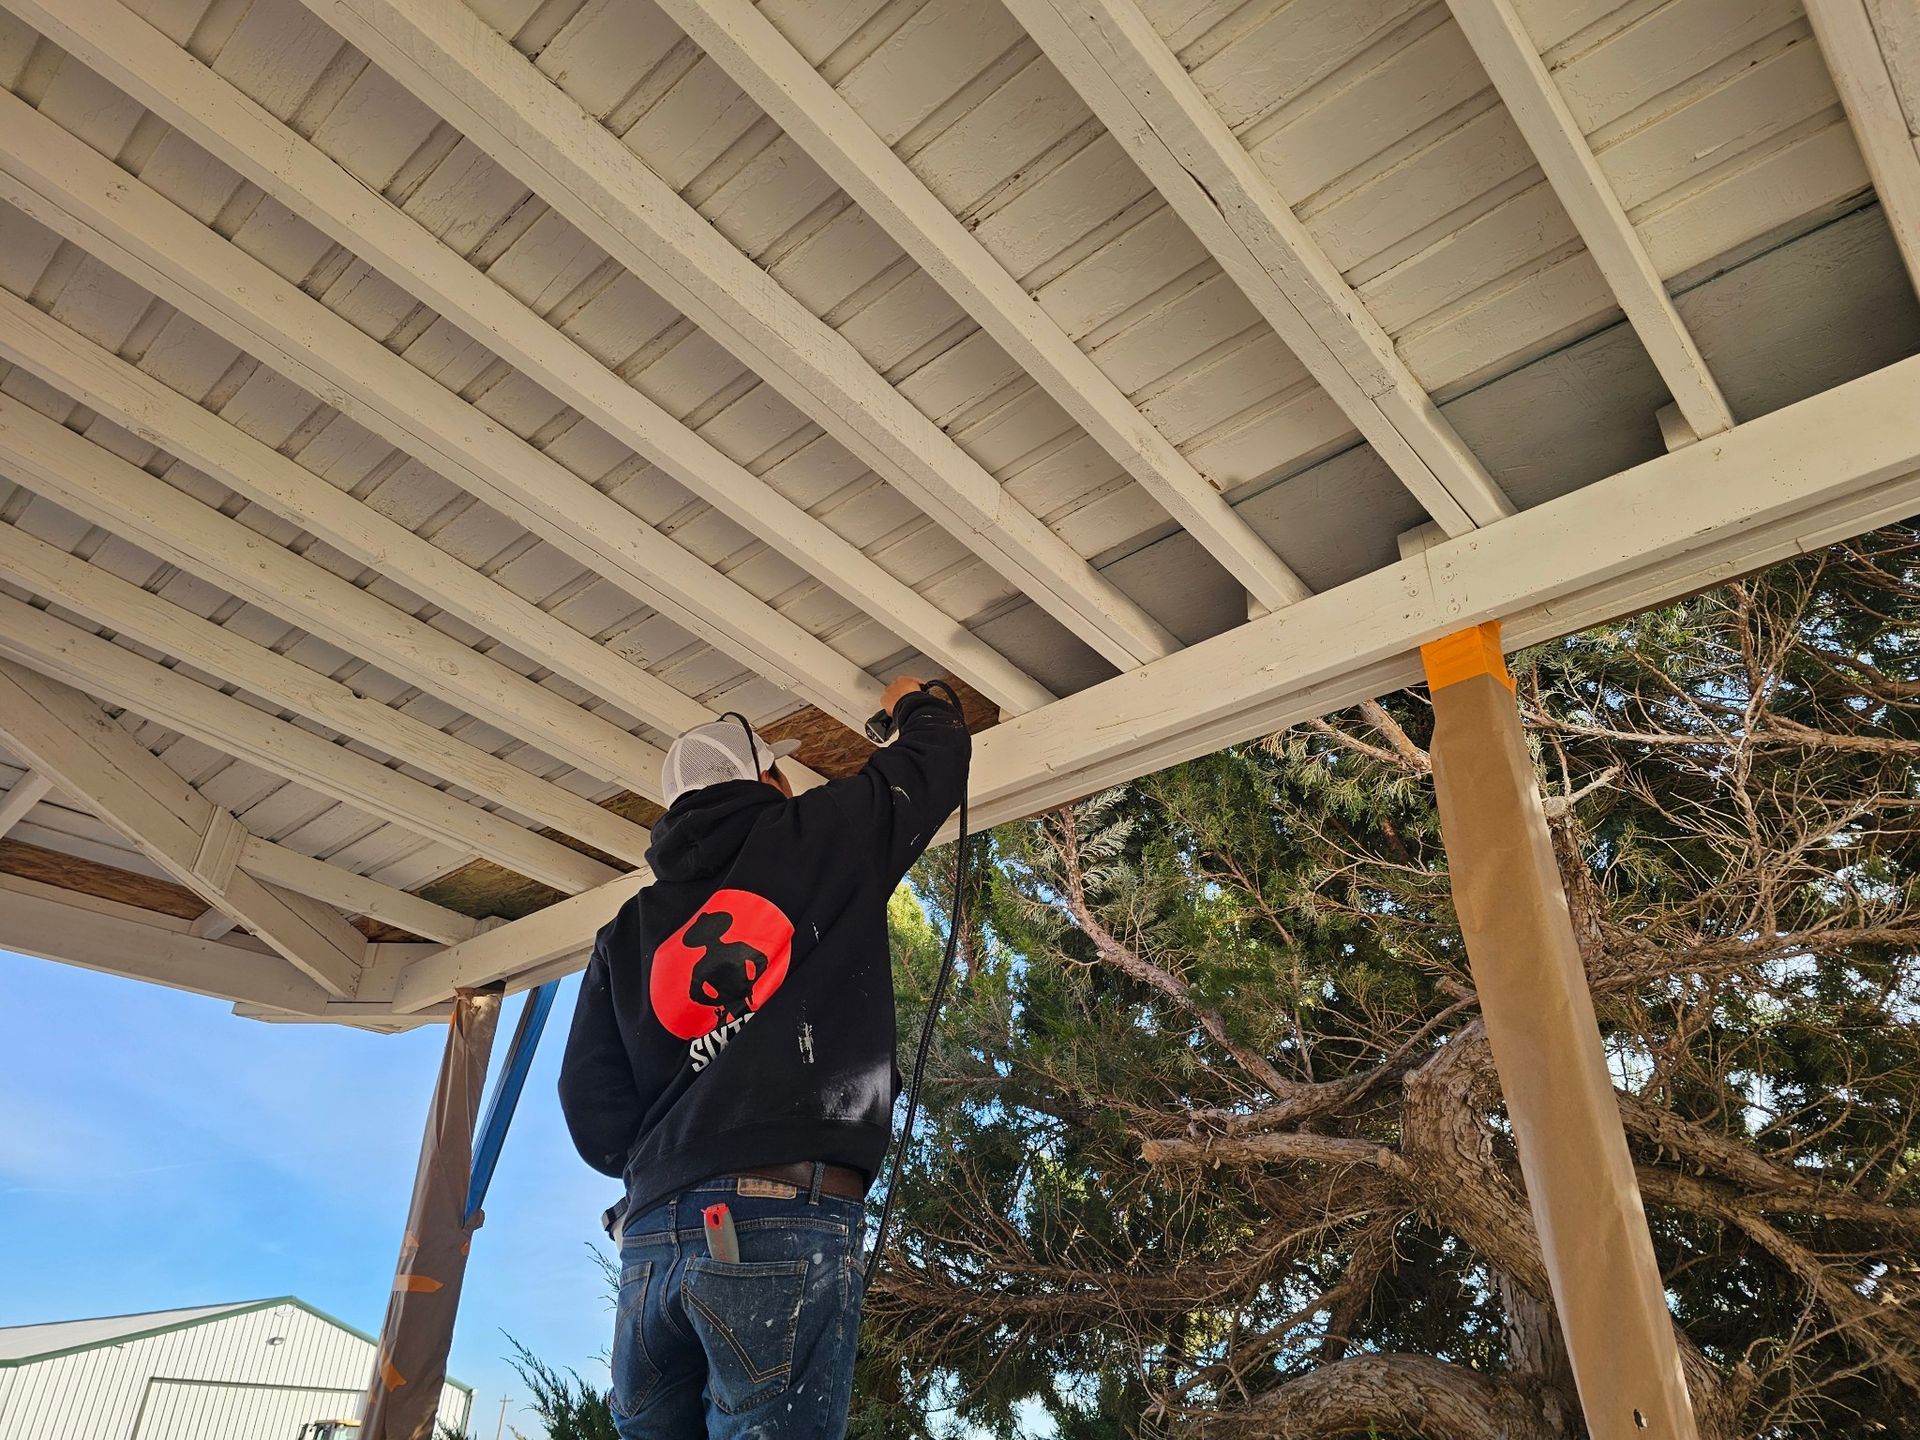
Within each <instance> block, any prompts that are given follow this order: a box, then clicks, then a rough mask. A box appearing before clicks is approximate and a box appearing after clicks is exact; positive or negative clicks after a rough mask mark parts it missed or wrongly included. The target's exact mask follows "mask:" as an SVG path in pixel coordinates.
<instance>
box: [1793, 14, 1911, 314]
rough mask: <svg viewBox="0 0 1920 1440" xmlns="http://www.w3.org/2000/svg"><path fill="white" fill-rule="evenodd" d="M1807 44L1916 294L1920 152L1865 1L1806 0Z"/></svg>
mask: <svg viewBox="0 0 1920 1440" xmlns="http://www.w3.org/2000/svg"><path fill="white" fill-rule="evenodd" d="M1807 19H1808V20H1809V21H1811V22H1812V24H1813V35H1814V39H1816V40H1817V41H1819V43H1820V50H1821V53H1822V54H1824V55H1825V56H1826V57H1827V73H1828V74H1830V75H1832V76H1833V84H1834V88H1835V89H1836V90H1838V91H1839V92H1840V103H1841V104H1842V105H1843V106H1845V107H1846V112H1847V120H1848V122H1849V123H1850V124H1851V125H1852V126H1853V138H1854V139H1855V140H1857V141H1859V142H1860V153H1861V155H1862V156H1863V157H1864V158H1865V159H1866V162H1867V173H1868V174H1869V175H1871V176H1872V177H1873V188H1874V193H1875V194H1877V195H1879V197H1880V208H1881V210H1882V211H1883V212H1884V213H1885V214H1886V217H1887V228H1888V229H1890V230H1892V231H1893V243H1894V245H1895V246H1896V247H1897V248H1898V249H1899V251H1900V259H1901V260H1902V261H1903V262H1904V263H1905V265H1906V267H1907V278H1908V279H1909V280H1911V281H1912V282H1913V288H1914V290H1915V291H1916V292H1917V293H1920V148H1916V147H1917V142H1916V141H1915V139H1914V132H1913V131H1912V130H1911V129H1910V128H1909V127H1908V123H1907V116H1906V112H1905V111H1904V110H1903V109H1902V108H1901V105H1900V95H1899V92H1898V91H1897V90H1895V89H1894V84H1893V75H1892V73H1891V72H1890V71H1889V70H1888V69H1887V56H1886V51H1885V48H1884V46H1883V45H1882V43H1881V38H1880V36H1879V35H1878V34H1877V33H1876V32H1875V30H1874V26H1873V18H1872V16H1870V15H1869V14H1868V13H1867V7H1866V4H1865V3H1864V0H1807Z"/></svg>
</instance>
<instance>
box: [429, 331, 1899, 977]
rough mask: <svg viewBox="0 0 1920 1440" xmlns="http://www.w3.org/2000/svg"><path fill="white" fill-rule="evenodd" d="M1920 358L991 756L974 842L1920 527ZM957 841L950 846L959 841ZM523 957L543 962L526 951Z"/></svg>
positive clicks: (569, 920) (488, 941)
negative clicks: (1448, 666)
mask: <svg viewBox="0 0 1920 1440" xmlns="http://www.w3.org/2000/svg"><path fill="white" fill-rule="evenodd" d="M1916 386H1920V358H1914V359H1908V360H1903V361H1900V362H1899V363H1897V364H1894V365H1889V366H1887V367H1886V368H1885V369H1882V370H1879V371H1876V372H1874V373H1873V374H1871V375H1867V376H1864V377H1862V378H1860V379H1858V380H1853V381H1850V382H1848V383H1847V384H1845V385H1841V386H1838V387H1836V388H1834V389H1832V390H1829V391H1826V392H1824V393H1822V394H1819V395H1816V396H1814V397H1813V398H1811V399H1808V400H1803V401H1801V402H1799V403H1798V404H1795V405H1791V406H1788V407H1786V408H1784V409H1781V410H1776V411H1774V412H1773V413H1771V414H1768V415H1765V416H1762V417H1761V418H1759V419H1756V420H1750V421H1747V422H1746V423H1745V424H1743V425H1740V426H1738V427H1737V428H1735V429H1734V430H1732V431H1730V432H1728V433H1726V434H1724V435H1721V436H1719V437H1717V438H1716V439H1715V440H1713V441H1711V442H1709V443H1701V444H1695V445H1689V446H1687V447H1686V448H1684V449H1682V450H1679V451H1676V452H1674V453H1672V454H1668V455H1663V456H1660V457H1658V458H1656V459H1653V460H1649V461H1647V462H1646V463H1645V464H1642V465H1638V466H1635V467H1633V468H1632V469H1630V470H1625V471H1622V472H1620V473H1619V474H1617V475H1614V476H1612V477H1611V478H1609V479H1606V480H1602V481H1599V482H1597V483H1595V484H1593V485H1589V486H1585V487H1583V488H1581V489H1578V490H1575V491H1572V492H1571V493H1569V494H1566V495H1563V496H1561V497H1560V498H1558V499H1556V500H1552V501H1549V502H1547V503H1545V504H1542V505H1538V506H1535V507H1534V508H1532V509H1529V510H1526V511H1523V512H1522V513H1520V514H1519V515H1517V516H1515V517H1513V518H1511V519H1509V520H1505V521H1503V522H1502V523H1500V524H1499V525H1497V526H1492V527H1489V528H1487V529H1486V530H1484V531H1481V532H1477V533H1475V534H1472V535H1468V536H1464V537H1455V538H1451V539H1448V540H1446V541H1443V542H1442V543H1440V544H1438V545H1435V546H1434V547H1432V548H1431V549H1429V550H1427V551H1425V552H1424V553H1422V554H1420V555H1417V556H1415V557H1413V558H1412V559H1408V560H1403V561H1401V562H1400V563H1398V564H1395V565H1389V566H1385V567H1382V568H1379V569H1376V570H1373V571H1371V572H1369V573H1368V574H1366V575H1363V576H1361V577H1360V578H1358V579H1356V580H1351V581H1348V582H1347V583H1345V584H1342V585H1337V586H1334V587H1332V588H1330V589H1327V590H1323V591H1321V592H1320V593H1318V594H1316V595H1313V596H1310V597H1309V598H1307V599H1306V600H1303V601H1301V602H1300V603H1299V604H1297V605H1295V606H1293V607H1292V608H1291V609H1289V610H1288V611H1286V612H1284V613H1282V614H1278V615H1273V616H1268V617H1265V618H1263V619H1258V620H1253V621H1250V622H1249V623H1247V624H1245V625H1242V626H1239V627H1237V628H1235V629H1232V630H1229V631H1227V632H1225V633H1224V634H1221V635H1218V636H1216V637H1214V638H1212V639H1209V640H1205V641H1202V642H1200V643H1198V644H1195V645H1191V646H1189V647H1188V648H1187V649H1185V650H1183V651H1181V652H1180V653H1179V654H1177V655H1173V656H1170V657H1168V658H1167V659H1165V660H1162V661H1159V662H1156V663H1155V664H1153V665H1150V666H1146V667H1143V668H1142V669H1140V670H1138V671H1134V672H1132V673H1130V674H1126V675H1121V676H1118V677H1116V678H1114V679H1112V680H1108V681H1105V682H1103V683H1101V684H1099V685H1095V686H1092V687H1090V688H1088V689H1086V690H1083V691H1081V692H1079V693H1078V694H1075V695H1073V696H1070V697H1068V698H1066V699H1063V700H1057V701H1055V702H1054V703H1053V704H1051V705H1049V706H1047V707H1046V708H1045V709H1044V710H1039V711H1035V712H1034V713H1032V714H1030V715H1023V716H1020V717H1019V718H1018V719H1015V720H1012V721H1009V722H1007V723H1006V724H1003V725H999V726H995V727H994V728H993V729H992V730H989V731H987V732H986V733H984V734H982V735H981V736H980V737H979V738H978V740H977V741H976V742H975V745H974V762H973V776H972V783H971V787H970V788H971V795H972V802H973V817H972V818H973V823H974V824H976V825H977V826H979V827H981V828H986V827H988V826H992V825H996V824H999V823H1001V822H1003V821H1006V820H1010V819H1015V818H1018V817H1019V816H1022V815H1030V814H1034V813H1036V812H1038V811H1040V810H1044V809H1047V808H1049V807H1052V806H1056V805H1060V804H1063V803H1066V802H1068V801H1070V800H1072V799H1074V798H1076V797H1077V796H1081V795H1086V794H1091V793H1093V792H1094V791H1096V790H1099V789H1100V788H1102V787H1103V786H1107V785H1113V784H1119V783H1122V782H1124V781H1126V780H1128V779H1131V778H1133V777H1136V776H1139V775H1143V774H1147V773H1150V772H1152V771H1154V770H1157V769H1160V768H1162V767H1164V766H1167V765H1171V764H1175V763H1177V762H1179V761H1181V760H1186V759H1190V758H1192V757H1193V756H1195V755H1202V754H1207V753H1209V752H1211V751H1213V750H1217V749H1219V748H1220V747H1222V746H1224V745H1230V744H1236V743H1239V742H1241V741H1245V740H1248V739H1251V738H1252V737H1254V736H1257V735H1262V734H1267V733H1271V732H1272V731H1274V730H1276V729H1282V728H1285V727H1286V726H1288V725H1291V724H1296V723H1298V722H1300V721H1302V720H1306V719H1310V718H1312V717H1314V716H1317V715H1322V714H1327V713H1330V712H1332V711H1334V710H1337V709H1340V708H1343V707H1345V706H1348V705H1352V704H1355V703H1357V702H1359V701H1360V700H1363V699H1368V698H1373V697H1377V696H1380V695H1384V694H1387V693H1388V692H1390V691H1393V690H1396V689H1400V688H1402V687H1404V686H1406V685H1409V684H1413V683H1415V682H1416V681H1418V679H1419V678H1420V663H1419V657H1418V653H1417V647H1418V646H1420V645H1422V644H1425V643H1426V642H1428V641H1430V640H1435V639H1438V638H1440V637H1441V636H1443V635H1447V634H1451V633H1452V632H1454V631H1456V630H1460V629H1463V628H1465V627H1467V626H1470V625H1474V624H1478V623H1480V622H1482V621H1485V620H1491V619H1500V618H1503V617H1504V620H1505V633H1506V637H1507V641H1508V643H1509V644H1510V645H1511V646H1512V647H1513V648H1515V649H1519V648H1522V647H1524V646H1528V645H1537V644H1543V643H1545V642H1547V641H1549V640H1552V639H1556V638H1558V637H1560V636H1564V635H1567V634H1571V633H1573V632H1574V631H1577V630H1580V629H1583V628H1586V627H1587V626H1590V625H1594V624H1597V623H1599V622H1600V621H1602V620H1605V619H1608V618H1610V617H1613V616H1617V615H1623V614H1630V613H1633V612H1634V611H1637V610H1640V609H1644V608H1646V607H1648V606H1652V605H1658V604H1662V603H1664V602H1666V601H1669V600H1671V599H1673V598H1674V597H1676V596H1679V595H1684V594H1687V593H1690V592H1692V591H1694V590H1697V589H1699V588H1700V587H1701V586H1703V585H1709V584H1713V583H1716V582H1718V581H1720V580H1723V579H1727V578H1731V577H1732V576H1735V575H1739V574H1743V573H1745V572H1747V571H1749V570H1753V569H1757V568H1758V567H1760V566H1762V565H1766V564H1771V563H1773V562H1774V561H1777V560H1780V559H1784V558H1786V557H1788V556H1791V555H1797V554H1801V553H1804V552H1805V551H1807V550H1809V549H1812V548H1814V547H1817V546H1820V545H1826V544H1831V543H1833V542H1834V541H1837V540H1840V539H1843V538H1846V537H1848V536H1852V535H1858V534H1861V533H1863V532H1865V531H1867V530H1871V529H1873V528H1874V527H1875V526H1878V525H1883V524H1887V523H1889V522H1891V521H1894V520H1897V519H1901V518H1903V517H1905V516H1906V515H1909V514H1911V513H1912V511H1913V509H1914V508H1915V507H1916V506H1917V505H1920V412H1916V411H1915V409H1914V406H1913V403H1912V401H1913V394H1914V391H1915V387H1916ZM941 838H943V839H947V838H951V826H949V827H948V830H947V831H944V832H943V833H942V837H941ZM636 888H637V886H636V885H635V884H634V883H633V881H632V880H631V878H628V877H623V878H622V879H621V880H618V881H616V882H614V883H612V884H611V885H609V886H607V887H605V888H603V889H602V890H601V891H600V892H598V893H597V894H595V893H591V892H590V893H585V894H581V895H577V896H574V897H572V898H571V899H569V900H568V901H566V902H564V908H563V907H562V906H558V905H557V906H554V907H552V908H551V909H549V910H546V911H542V912H540V913H539V914H536V915H532V916H529V917H527V918H526V919H524V920H516V921H513V922H511V923H509V924H507V925H503V926H501V927H500V928H499V929H497V930H493V931H491V932H489V933H488V934H486V935H482V936H479V937H476V938H475V939H474V940H471V941H467V942H465V943H463V944H461V945H457V946H450V947H448V948H447V949H446V950H444V951H441V952H440V953H439V954H437V955H435V956H433V957H431V958H430V959H427V960H424V961H422V962H421V963H420V964H419V965H418V966H415V967H412V968H411V969H410V970H409V972H408V974H407V975H406V976H405V977H404V978H403V979H402V981H401V982H400V986H399V989H398V991H397V992H396V997H395V1006H396V1008H398V1009H411V1008H415V1007H418V1006H426V1005H430V1004H434V1003H436V1002H438V1001H439V1000H442V999H444V998H445V997H446V996H447V995H449V994H451V993H452V988H453V987H454V986H455V985H469V984H480V983H484V982H485V981H487V980H491V979H499V978H508V977H512V976H514V975H516V974H517V973H518V972H519V970H520V969H521V968H522V965H523V957H525V963H526V964H527V965H532V964H545V963H552V962H554V961H556V960H558V959H559V958H560V957H563V956H565V955H567V954H569V953H573V952H577V951H578V950H579V949H580V947H583V946H585V945H587V944H589V943H590V941H591V939H592V936H593V934H594V933H595V931H596V930H597V929H598V928H599V926H600V925H601V924H603V923H605V921H606V920H607V919H608V918H609V917H610V916H611V915H612V914H613V913H614V911H615V910H616V909H617V908H618V907H619V905H620V903H621V902H622V901H624V900H625V899H626V898H627V897H628V896H629V895H631V894H633V893H634V890H635V889H636ZM523 947H524V948H523Z"/></svg>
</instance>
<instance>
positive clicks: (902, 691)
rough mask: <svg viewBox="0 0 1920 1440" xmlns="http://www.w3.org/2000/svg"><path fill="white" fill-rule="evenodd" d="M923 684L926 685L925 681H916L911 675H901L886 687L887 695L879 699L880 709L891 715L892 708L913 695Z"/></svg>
mask: <svg viewBox="0 0 1920 1440" xmlns="http://www.w3.org/2000/svg"><path fill="white" fill-rule="evenodd" d="M924 684H926V681H924V680H920V679H916V678H915V677H914V676H912V675H902V676H901V677H900V678H899V679H898V680H896V681H894V682H893V683H892V684H891V685H889V686H887V693H886V694H884V695H882V696H881V697H880V708H881V709H882V710H885V711H886V712H887V714H889V715H891V714H892V713H893V707H894V706H896V705H898V704H899V703H900V702H901V701H902V700H904V699H906V697H907V696H909V695H912V694H914V693H915V692H916V691H918V690H919V689H920V687H921V686H923V685H924Z"/></svg>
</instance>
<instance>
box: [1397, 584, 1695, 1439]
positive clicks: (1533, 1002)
mask: <svg viewBox="0 0 1920 1440" xmlns="http://www.w3.org/2000/svg"><path fill="white" fill-rule="evenodd" d="M1422 658H1423V660H1424V661H1425V663H1426V676H1427V686H1428V690H1429V692H1430V693H1431V695H1432V698H1433V747H1432V755H1433V782H1434V793H1435V795H1436V797H1437V798H1438V801H1439V813H1440V833H1441V837H1442V839H1443V840H1444V841H1445V843H1446V850H1447V871H1448V878H1449V881H1450V883H1451V885H1452V888H1453V897H1454V911H1455V913H1456V914H1457V915H1458V916H1459V918H1460V934H1461V938H1462V939H1463V940H1464V941H1465V942H1466V947H1467V957H1468V959H1469V961H1470V962H1471V963H1472V967H1473V982H1474V991H1475V993H1476V994H1477V995H1478V996H1479V1001H1480V1013H1481V1015H1482V1017H1483V1018H1484V1020H1485V1022H1486V1027H1487V1039H1488V1041H1489V1042H1490V1044H1491V1046H1492V1049H1493V1058H1494V1063H1495V1065H1496V1066H1497V1067H1498V1069H1499V1072H1500V1089H1501V1091H1502V1092H1503V1093H1504V1094H1505V1096H1506V1101H1507V1115H1508V1117H1509V1118H1510V1119H1511V1120H1512V1122H1513V1138H1514V1144H1515V1148H1516V1149H1517V1150H1518V1151H1519V1155H1520V1170H1521V1173H1522V1174H1523V1175H1524V1176H1525V1177H1526V1182H1527V1184H1526V1188H1527V1203H1528V1205H1529V1207H1530V1208H1531V1209H1532V1211H1533V1219H1534V1228H1535V1229H1536V1230H1537V1231H1538V1232H1539V1236H1540V1250H1541V1254H1542V1258H1544V1260H1545V1261H1546V1268H1547V1276H1548V1279H1549V1281H1550V1283H1551V1285H1552V1289H1553V1302H1554V1306H1553V1308H1554V1312H1555V1314H1556V1315H1557V1316H1558V1318H1559V1321H1560V1329H1561V1331H1562V1333H1563V1334H1564V1335H1565V1337H1566V1345H1567V1354H1568V1356H1569V1358H1570V1359H1571V1360H1572V1362H1573V1378H1574V1383H1575V1384H1576V1386H1577V1387H1578V1389H1579V1392H1580V1404H1581V1408H1582V1409H1583V1410H1585V1412H1586V1420H1587V1431H1588V1433H1589V1434H1590V1435H1591V1436H1592V1437H1593V1440H1639V1437H1640V1436H1642V1435H1658V1436H1661V1437H1663V1440H1693V1437H1694V1435H1695V1433H1696V1431H1695V1427H1694V1417H1693V1408H1692V1406H1691V1405H1690V1404H1689V1403H1688V1398H1687V1385H1686V1380H1685V1379H1684V1378H1683V1376H1682V1374H1681V1368H1680V1350H1679V1347H1678V1345H1677V1344H1676V1343H1675V1341H1674V1333H1673V1317H1672V1315H1670V1314H1669V1313H1668V1311H1667V1297H1666V1292H1665V1290H1664V1288H1663V1286H1662V1281H1661V1277H1660V1267H1659V1265H1658V1264H1657V1263H1656V1262H1655V1260H1654V1255H1653V1241H1652V1239H1651V1237H1650V1236H1649V1235H1648V1234H1647V1216H1646V1209H1645V1207H1644V1206H1643V1205H1642V1204H1641V1201H1640V1186H1639V1183H1638V1181H1637V1180H1636V1179H1635V1178H1634V1173H1633V1156H1632V1155H1631V1154H1629V1153H1628V1151H1627V1135H1626V1131H1625V1130H1624V1129H1622V1128H1621V1124H1620V1105H1619V1101H1618V1100H1617V1099H1616V1097H1615V1096H1614V1093H1613V1079H1612V1077H1611V1076H1610V1075H1609V1074H1608V1073H1607V1056H1606V1051H1605V1050H1604V1049H1603V1048H1602V1047H1601V1043H1600V1026H1599V1023H1598V1021H1597V1020H1595V1018H1594V1013H1593V996H1592V994H1591V993H1590V992H1589V991H1588V989H1587V974H1586V969H1585V967H1584V966H1583V965H1582V963H1581V956H1580V943H1579V941H1578V940H1577V939H1575V938H1574V933H1573V920H1572V917H1571V916H1570V915H1569V914H1568V911H1567V896H1566V892H1565V891H1564V890H1563V889H1562V888H1561V884H1560V870H1559V866H1558V864H1557V863H1556V861H1555V859H1554V853H1553V838H1552V836H1550V835H1549V834H1548V833H1547V817H1546V812H1545V811H1544V810H1543V809H1542V808H1541V804H1540V787H1539V784H1538V782H1537V780H1536V779H1535V776H1534V769H1533V758H1532V756H1530V755H1529V754H1528V753H1527V736H1526V731H1525V729H1524V728H1523V727H1522V725H1521V723H1520V709H1519V707H1518V706H1517V705H1516V704H1515V703H1514V696H1513V680H1512V677H1511V676H1509V675H1508V674H1507V668H1506V665H1505V663H1504V662H1503V661H1502V659H1501V655H1500V627H1499V625H1498V623H1494V622H1489V623H1488V624H1485V625H1482V626H1478V627H1475V628H1473V629H1469V630H1465V631H1459V632H1456V633H1455V634H1453V635H1449V636H1446V637H1444V638H1442V639H1440V640H1438V641H1436V642H1434V643H1433V644H1431V645H1429V646H1427V647H1425V650H1424V652H1423V656H1422Z"/></svg>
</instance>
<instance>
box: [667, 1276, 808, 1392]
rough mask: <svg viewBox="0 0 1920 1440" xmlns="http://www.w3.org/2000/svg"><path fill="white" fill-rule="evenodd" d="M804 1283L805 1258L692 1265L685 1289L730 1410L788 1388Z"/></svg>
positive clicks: (713, 1383) (717, 1388)
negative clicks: (737, 1263)
mask: <svg viewBox="0 0 1920 1440" xmlns="http://www.w3.org/2000/svg"><path fill="white" fill-rule="evenodd" d="M806 1285H807V1262H806V1261H805V1260H769V1261H759V1262H753V1263H748V1264H740V1265H727V1264H723V1263H721V1262H719V1261H715V1260H693V1261H690V1262H689V1263H688V1265H687V1278H686V1282H685V1283H684V1285H683V1286H682V1287H681V1293H682V1294H683V1295H684V1296H685V1297H686V1302H687V1311H688V1315H689V1318H691V1319H692V1321H693V1328H694V1332H695V1333H696V1334H697V1335H698V1336H699V1337H700V1347H701V1349H703V1350H705V1351H706V1352H707V1388H708V1392H709V1394H710V1395H711V1396H712V1398H713V1403H714V1404H715V1405H717V1406H718V1407H719V1408H720V1409H722V1410H724V1411H726V1412H727V1413H728V1414H729V1415H738V1414H739V1413H740V1412H741V1411H743V1410H751V1409H752V1408H753V1407H754V1406H756V1405H764V1404H765V1403H766V1402H767V1401H769V1400H771V1399H773V1397H774V1396H776V1395H778V1394H779V1393H780V1392H781V1391H783V1390H785V1389H786V1388H787V1383H788V1381H789V1380H791V1379H792V1377H793V1342H794V1337H795V1335H796V1334H798V1333H799V1328H800V1302H801V1300H802V1298H803V1297H804V1296H805V1294H806Z"/></svg>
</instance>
